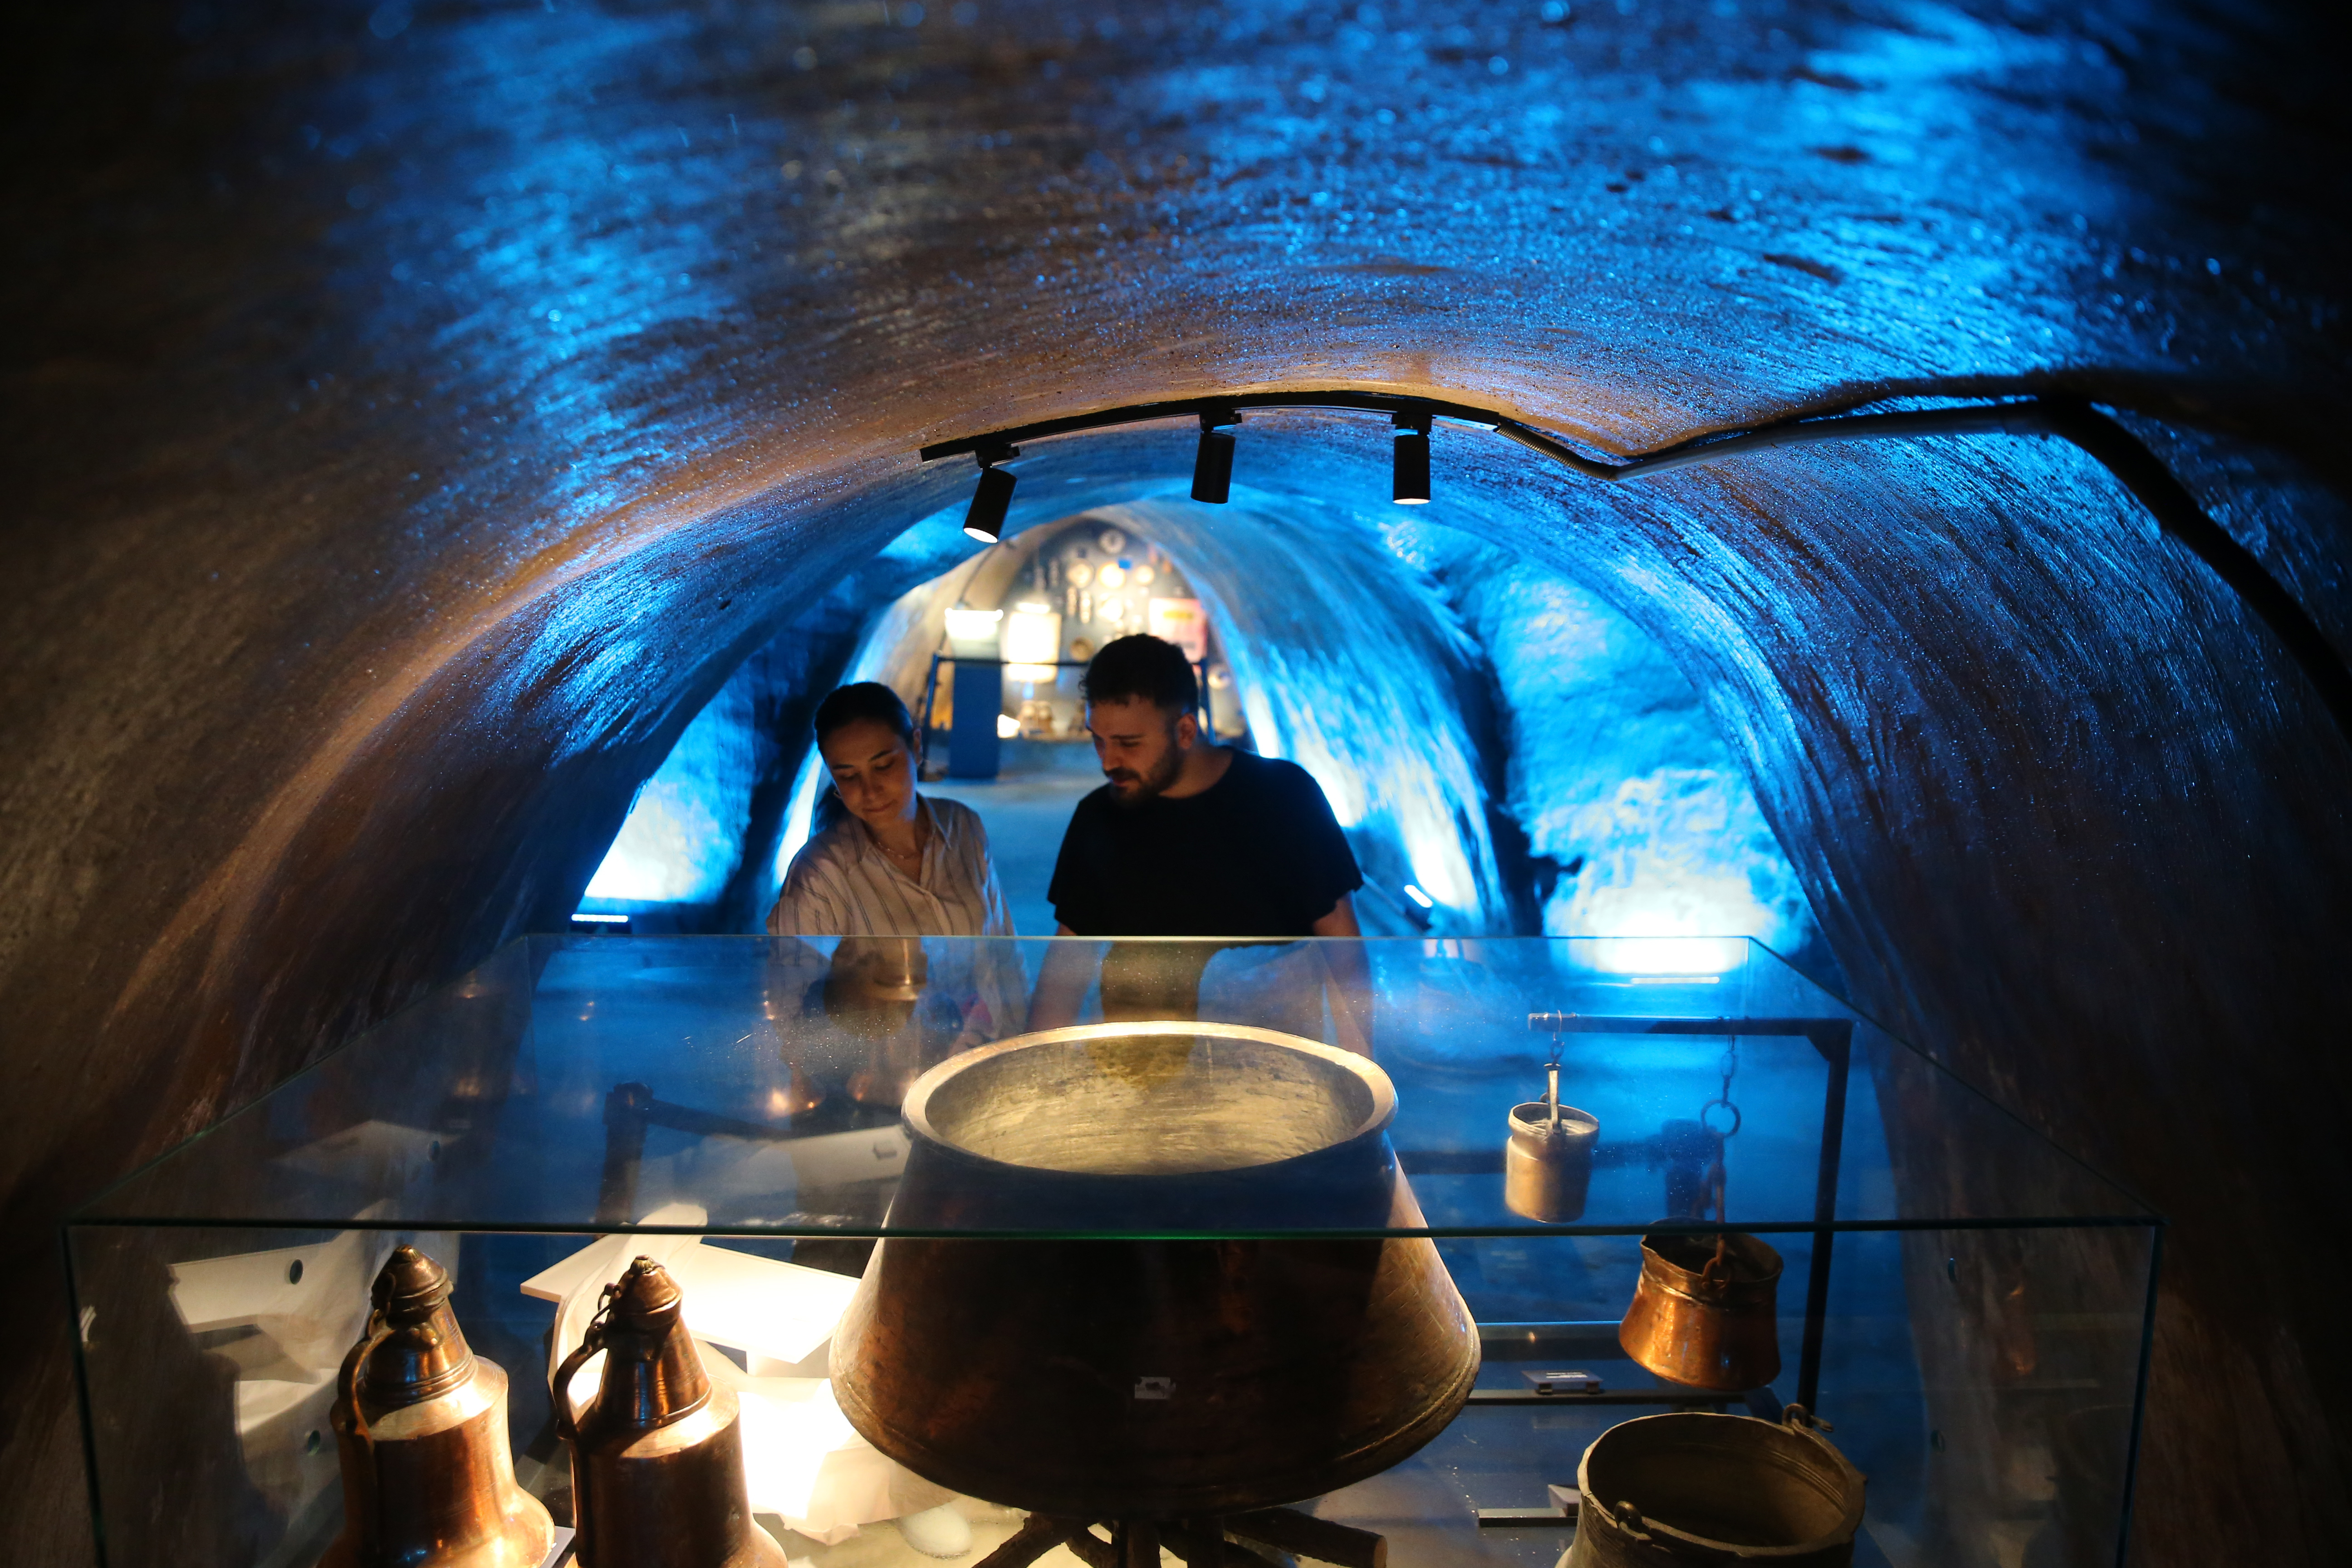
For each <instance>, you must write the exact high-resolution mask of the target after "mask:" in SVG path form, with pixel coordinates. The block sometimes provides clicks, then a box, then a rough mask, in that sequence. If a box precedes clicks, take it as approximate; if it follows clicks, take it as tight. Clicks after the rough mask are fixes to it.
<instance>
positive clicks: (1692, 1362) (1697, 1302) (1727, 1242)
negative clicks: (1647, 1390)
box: [1617, 1230, 1780, 1394]
mask: <svg viewBox="0 0 2352 1568" xmlns="http://www.w3.org/2000/svg"><path fill="white" fill-rule="evenodd" d="M1779 1286H1780V1254H1779V1253H1777V1252H1775V1251H1773V1250H1772V1249H1771V1248H1770V1247H1767V1246H1765V1245H1764V1243H1763V1242H1761V1241H1759V1240H1758V1239H1757V1238H1756V1237H1752V1236H1749V1235H1748V1234H1747V1233H1746V1232H1745V1231H1738V1230H1725V1231H1713V1232H1708V1231H1701V1232H1696V1233H1693V1232H1683V1231H1652V1232H1651V1233H1650V1234H1649V1235H1647V1236H1645V1237H1643V1238H1642V1278H1641V1279H1640V1280H1639V1281H1638V1282H1637V1283H1636V1284H1635V1285H1634V1287H1633V1305H1632V1306H1630V1307H1628V1308H1627V1309H1626V1310H1625V1321H1624V1322H1622V1324H1620V1325H1619V1326H1618V1330H1617V1342H1618V1343H1619V1344H1621V1345H1623V1346H1624V1347H1625V1353H1626V1354H1627V1355H1629V1356H1632V1357H1633V1359H1634V1360H1635V1361H1636V1362H1639V1363H1641V1364H1642V1365H1643V1366H1645V1367H1647V1368H1649V1369H1650V1370H1651V1371H1652V1372H1654V1373H1657V1374H1658V1375H1659V1376H1660V1377H1663V1378H1665V1379H1667V1380H1668V1381H1669V1382H1673V1383H1681V1384H1689V1385H1690V1386H1691V1387H1693V1388H1706V1389H1713V1390H1715V1391H1717V1392H1718V1393H1723V1394H1738V1393H1741V1392H1744V1391H1745V1390H1748V1389H1750V1388H1761V1387H1763V1386H1764V1385H1765V1384H1768V1383H1769V1382H1771V1381H1772V1380H1773V1379H1774V1378H1775V1377H1777V1376H1779V1375H1780V1326H1779V1323H1778V1322H1777V1321H1776V1319H1775V1314H1774V1311H1773V1299H1774V1296H1775V1295H1776V1293H1777V1291H1778V1289H1779Z"/></svg>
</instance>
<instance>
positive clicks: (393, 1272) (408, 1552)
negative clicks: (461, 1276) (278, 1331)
mask: <svg viewBox="0 0 2352 1568" xmlns="http://www.w3.org/2000/svg"><path fill="white" fill-rule="evenodd" d="M371 1294H372V1296H373V1302H374V1306H373V1310H372V1311H371V1312H370V1313H369V1316H368V1323H367V1331H366V1332H365V1333H363V1334H362V1335H361V1337H360V1342H359V1343H357V1344H355V1345H353V1346H352V1349H351V1353H350V1354H348V1355H346V1356H345V1357H344V1358H343V1366H342V1373H341V1380H340V1382H339V1384H338V1385H337V1389H336V1394H335V1405H334V1410H333V1413H332V1414H331V1416H330V1417H329V1421H330V1425H331V1426H333V1428H334V1433H335V1448H336V1457H337V1458H339V1459H340V1460H341V1464H342V1471H343V1529H342V1533H341V1534H340V1535H338V1536H336V1537H335V1541H334V1543H333V1544H332V1545H331V1546H330V1547H328V1548H327V1553H326V1555H325V1556H324V1557H322V1558H320V1560H319V1562H320V1568H539V1564H540V1563H541V1561H542V1560H543V1559H545V1557H546V1556H547V1549H548V1547H549V1545H550V1544H551V1542H553V1540H554V1527H553V1525H552V1524H551V1521H549V1519H548V1517H547V1510H545V1509H544V1508H541V1506H540V1504H539V1500H537V1499H535V1498H533V1497H532V1496H531V1495H530V1493H528V1492H526V1491H524V1490H523V1489H521V1488H520V1487H519V1486H517V1485H516V1484H515V1478H514V1457H513V1455H512V1454H510V1453H509V1451H508V1448H507V1374H506V1373H503V1372H501V1371H499V1368H498V1367H497V1366H496V1365H494V1364H493V1363H489V1362H487V1361H484V1360H482V1359H481V1358H480V1357H478V1356H477V1355H475V1354H474V1352H472V1350H470V1349H469V1348H467V1344H466V1336H465V1334H464V1332H463V1331H461V1330H459V1328H458V1327H457V1314H456V1313H454V1312H452V1311H451V1310H449V1276H448V1273H447V1272H446V1270H445V1269H443V1268H441V1266H440V1265H439V1264H437V1263H436V1262H434V1261H433V1260H432V1259H431V1258H427V1257H425V1255H424V1254H423V1253H421V1252H419V1251H417V1250H416V1249H415V1247H406V1246H403V1247H394V1249H393V1253H392V1256H391V1257H390V1258H386V1259H385V1260H384V1265H383V1269H382V1270H381V1271H379V1272H378V1273H377V1275H376V1277H375V1285H374V1288H373V1291H372V1292H371Z"/></svg>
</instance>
